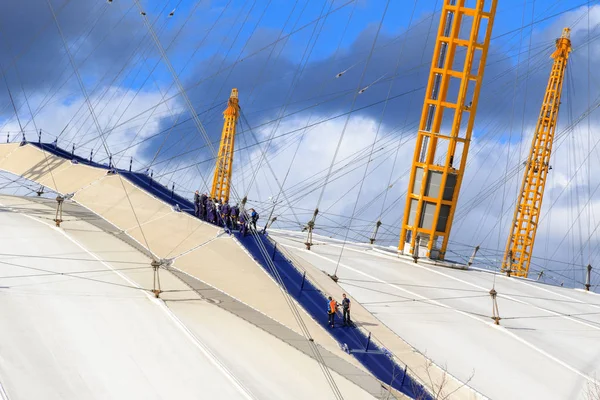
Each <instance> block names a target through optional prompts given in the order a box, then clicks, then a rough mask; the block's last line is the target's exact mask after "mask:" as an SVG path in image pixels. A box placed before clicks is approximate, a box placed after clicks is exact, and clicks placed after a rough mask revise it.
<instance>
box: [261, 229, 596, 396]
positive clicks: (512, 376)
mask: <svg viewBox="0 0 600 400" xmlns="http://www.w3.org/2000/svg"><path fill="white" fill-rule="evenodd" d="M272 235H274V236H275V237H276V239H277V241H278V242H279V243H281V244H283V245H285V246H286V248H287V249H288V250H289V251H292V252H293V254H294V255H296V256H299V257H301V258H303V259H305V260H306V261H308V262H310V263H313V264H314V265H316V266H317V267H318V268H320V269H321V270H324V271H326V272H327V273H330V274H331V273H333V272H334V270H335V267H336V265H337V261H338V258H339V254H340V251H341V247H342V246H341V245H340V244H339V243H338V242H336V241H329V240H327V239H325V238H322V237H319V239H318V241H319V243H320V244H317V245H314V246H313V247H312V251H311V252H308V251H306V250H305V249H304V248H303V247H304V246H302V244H301V243H299V242H298V240H297V239H298V238H300V236H299V235H297V234H291V233H273V234H272ZM337 276H338V277H339V281H338V283H339V284H340V285H341V286H342V287H343V288H344V289H345V290H346V291H347V292H348V293H349V294H350V295H352V296H353V297H354V298H356V299H357V301H359V302H360V303H361V304H362V305H363V306H364V307H366V308H367V309H368V310H369V311H371V312H372V313H373V314H374V315H375V316H376V317H377V318H379V319H380V320H381V321H382V322H383V323H384V324H386V325H387V326H388V327H389V328H391V329H392V330H394V331H395V332H396V333H397V334H398V335H399V336H400V337H402V338H403V339H405V340H406V341H407V342H408V343H410V344H411V345H413V346H414V347H415V348H416V349H417V350H419V351H420V352H423V353H426V354H427V356H428V357H431V358H432V360H433V361H434V362H436V363H437V364H438V365H441V366H444V365H445V366H447V368H448V371H449V373H451V374H452V375H454V376H455V377H457V378H458V379H460V380H462V381H463V382H465V381H468V380H469V378H470V377H471V375H472V374H473V378H472V379H471V381H470V382H469V385H470V386H472V387H473V388H474V389H475V390H477V391H479V392H480V393H482V394H483V395H485V396H489V397H490V398H510V399H520V398H523V399H525V398H529V399H530V398H544V399H566V398H569V399H576V398H585V396H586V395H587V391H588V388H589V386H590V385H591V382H592V381H593V380H594V379H595V377H598V376H600V296H598V295H597V294H593V293H583V292H582V291H579V290H575V289H567V288H560V287H553V286H549V285H543V284H540V283H537V282H533V281H527V280H522V279H515V278H508V277H505V276H502V275H497V276H496V277H495V279H494V274H492V273H489V272H487V271H477V270H469V271H464V270H458V269H451V268H444V267H439V266H433V265H425V264H423V263H419V264H414V263H413V262H412V260H407V259H400V258H397V257H394V256H390V255H386V254H383V253H382V252H377V251H374V250H369V249H367V248H366V247H364V246H353V245H346V247H345V250H344V252H343V255H342V257H341V262H340V265H339V268H338V271H337ZM494 283H495V288H496V291H497V292H498V295H499V297H498V307H499V312H500V316H501V317H502V318H504V319H502V320H501V324H500V326H495V325H494V324H493V321H492V320H491V315H492V314H491V313H492V302H491V297H490V295H489V293H488V292H489V290H490V289H491V288H492V286H493V285H494ZM568 315H573V316H568Z"/></svg>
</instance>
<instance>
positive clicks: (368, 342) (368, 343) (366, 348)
mask: <svg viewBox="0 0 600 400" xmlns="http://www.w3.org/2000/svg"><path fill="white" fill-rule="evenodd" d="M370 344H371V332H369V337H368V338H367V345H366V346H365V353H366V352H367V351H369V345H370Z"/></svg>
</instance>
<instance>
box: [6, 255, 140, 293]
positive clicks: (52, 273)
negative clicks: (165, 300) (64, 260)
mask: <svg viewBox="0 0 600 400" xmlns="http://www.w3.org/2000/svg"><path fill="white" fill-rule="evenodd" d="M0 264H4V265H10V266H11V267H18V268H23V269H28V270H32V271H38V272H43V273H46V274H49V275H55V276H68V277H70V278H76V279H81V280H85V281H91V282H96V283H103V284H106V285H111V286H119V287H124V288H128V289H136V290H143V291H149V289H143V288H139V287H136V286H131V285H125V284H122V283H117V282H110V281H103V280H101V279H94V278H90V277H88V276H81V274H78V273H73V272H57V271H52V270H48V269H43V268H36V267H31V266H28V265H22V264H16V263H11V262H7V261H2V260H0ZM105 271H106V272H111V270H110V269H107V270H105Z"/></svg>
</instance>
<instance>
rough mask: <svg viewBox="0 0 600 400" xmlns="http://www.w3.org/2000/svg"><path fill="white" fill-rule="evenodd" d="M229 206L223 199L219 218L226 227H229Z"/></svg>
mask: <svg viewBox="0 0 600 400" xmlns="http://www.w3.org/2000/svg"><path fill="white" fill-rule="evenodd" d="M230 216H231V207H229V203H228V202H227V201H225V202H224V203H223V205H222V206H221V219H222V220H223V224H224V225H225V228H226V229H231V219H230Z"/></svg>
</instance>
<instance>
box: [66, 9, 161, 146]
mask: <svg viewBox="0 0 600 400" xmlns="http://www.w3.org/2000/svg"><path fill="white" fill-rule="evenodd" d="M134 8H135V5H134V4H132V5H131V7H130V8H129V9H128V10H127V11H126V12H125V13H124V14H123V16H122V18H121V19H120V20H119V23H120V22H121V21H122V20H123V19H124V18H125V17H126V15H127V14H128V13H129V12H130V11H131V10H133V9H134ZM165 8H166V5H165ZM163 11H164V8H163ZM155 22H156V21H155ZM115 26H116V25H115ZM113 29H114V27H113ZM111 31H112V29H111ZM108 35H109V33H107V34H106V35H105V37H104V38H103V39H102V41H104V40H105V39H106V37H108ZM147 37H148V35H147V33H146V34H143V35H142V36H141V38H140V40H139V42H138V43H137V44H136V45H135V48H134V49H133V51H132V52H131V53H130V55H129V56H128V58H127V59H126V60H125V62H124V63H123V64H122V66H121V68H120V69H119V70H118V72H117V73H116V74H115V76H114V77H113V78H112V80H111V81H110V82H109V83H108V84H107V85H104V90H103V92H102V93H101V94H100V95H99V96H97V97H98V98H97V100H96V106H99V105H100V104H101V102H102V101H105V100H104V99H105V97H106V96H107V95H108V94H109V93H110V92H111V88H113V87H114V84H115V82H116V81H117V79H119V77H120V76H121V75H122V74H123V73H124V72H125V70H126V68H127V66H128V65H129V64H130V63H131V62H132V61H133V60H134V58H136V56H137V54H138V52H139V51H140V50H141V52H144V51H146V50H143V49H142V47H144V46H145V42H146V39H147ZM99 46H100V43H99V44H98V45H97V46H96V48H95V49H94V50H93V51H92V52H91V53H90V54H89V55H88V57H86V58H85V59H84V60H83V62H82V64H83V63H85V62H86V61H87V59H88V58H89V56H91V54H93V52H94V51H96V50H97V49H98V48H99ZM146 46H150V44H147V45H146ZM134 71H135V69H134V68H132V69H131V70H130V71H129V72H128V73H127V75H125V76H124V77H123V79H122V81H121V82H122V85H124V84H125V82H126V80H127V79H129V77H130V75H131V74H132V73H133V72H134ZM109 72H110V70H108V69H107V70H106V71H105V73H104V75H103V76H102V77H101V78H100V79H99V80H98V83H97V84H96V87H95V88H94V89H93V90H92V95H93V94H94V93H95V92H96V91H97V90H98V89H100V88H101V87H102V82H103V81H104V80H105V78H107V77H108V74H109ZM116 94H117V91H113V92H112V94H111V95H110V98H109V99H108V100H106V101H105V102H106V104H105V106H104V107H103V108H102V110H101V111H100V112H101V113H102V112H103V111H104V110H105V109H106V107H108V105H109V104H110V103H111V101H112V99H113V98H114V97H115V95H116ZM83 106H84V104H82V105H81V106H80V107H79V109H78V110H77V112H76V113H75V114H74V115H73V117H72V118H71V119H70V120H69V121H68V122H67V125H65V127H64V128H63V130H62V132H61V134H60V135H59V137H60V136H62V135H63V134H64V133H66V132H67V128H68V127H69V126H70V125H71V124H72V123H73V121H74V120H75V117H76V116H77V114H78V113H79V111H80V110H81V109H82V108H83ZM82 118H83V115H81V116H80V117H79V118H78V119H77V121H75V123H74V124H73V125H75V126H76V125H77V124H79V123H81V126H82V127H83V124H84V123H85V122H87V119H88V118H89V116H88V117H86V119H85V120H84V121H83V122H82V121H81V120H82ZM87 133H89V130H88V132H87ZM87 133H86V135H84V137H85V136H87ZM84 137H79V138H78V139H79V141H78V143H77V148H84V147H85V145H87V144H88V143H92V142H94V141H96V140H97V139H98V136H96V137H94V138H93V139H92V140H88V141H87V142H84V144H83V145H82V144H81V143H82V141H83V140H84ZM74 140H75V136H73V137H72V138H71V139H70V140H69V144H70V143H72V142H73V141H74Z"/></svg>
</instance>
